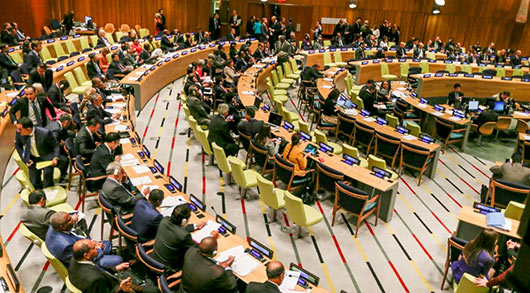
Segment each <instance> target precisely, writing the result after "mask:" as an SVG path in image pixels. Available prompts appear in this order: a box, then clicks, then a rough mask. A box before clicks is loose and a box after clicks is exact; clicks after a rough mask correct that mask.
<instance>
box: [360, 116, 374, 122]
mask: <svg viewBox="0 0 530 293" xmlns="http://www.w3.org/2000/svg"><path fill="white" fill-rule="evenodd" d="M363 120H364V121H366V122H374V121H375V118H374V117H366V118H364V119H363Z"/></svg>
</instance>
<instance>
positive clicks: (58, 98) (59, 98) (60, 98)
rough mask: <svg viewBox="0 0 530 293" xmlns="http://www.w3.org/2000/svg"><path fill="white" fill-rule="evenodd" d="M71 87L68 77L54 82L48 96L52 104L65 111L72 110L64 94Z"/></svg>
mask: <svg viewBox="0 0 530 293" xmlns="http://www.w3.org/2000/svg"><path fill="white" fill-rule="evenodd" d="M69 87H70V83H68V81H67V80H66V79H63V80H60V81H58V82H56V83H55V84H52V85H51V86H50V88H49V89H48V98H50V101H51V102H52V105H53V106H54V107H55V108H57V109H61V110H63V111H65V112H69V111H70V107H69V105H68V104H69V103H68V100H67V99H66V98H65V96H64V92H65V91H66V90H67V89H68V88H69Z"/></svg>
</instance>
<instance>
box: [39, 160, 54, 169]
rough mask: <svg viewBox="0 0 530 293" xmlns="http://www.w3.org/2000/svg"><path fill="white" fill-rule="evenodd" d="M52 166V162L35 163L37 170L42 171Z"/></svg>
mask: <svg viewBox="0 0 530 293" xmlns="http://www.w3.org/2000/svg"><path fill="white" fill-rule="evenodd" d="M51 165H52V161H43V162H38V163H37V169H39V170H40V169H44V168H47V167H50V166H51Z"/></svg>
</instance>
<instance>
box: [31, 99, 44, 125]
mask: <svg viewBox="0 0 530 293" xmlns="http://www.w3.org/2000/svg"><path fill="white" fill-rule="evenodd" d="M30 103H31V108H33V114H34V115H35V118H37V122H38V123H39V126H41V127H42V126H43V125H42V116H41V113H40V112H39V109H38V108H37V105H36V104H35V102H34V101H33V102H30Z"/></svg>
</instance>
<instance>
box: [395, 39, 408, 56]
mask: <svg viewBox="0 0 530 293" xmlns="http://www.w3.org/2000/svg"><path fill="white" fill-rule="evenodd" d="M396 57H397V58H398V59H401V58H407V51H406V50H405V43H404V42H401V43H399V47H397V49H396Z"/></svg>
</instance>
